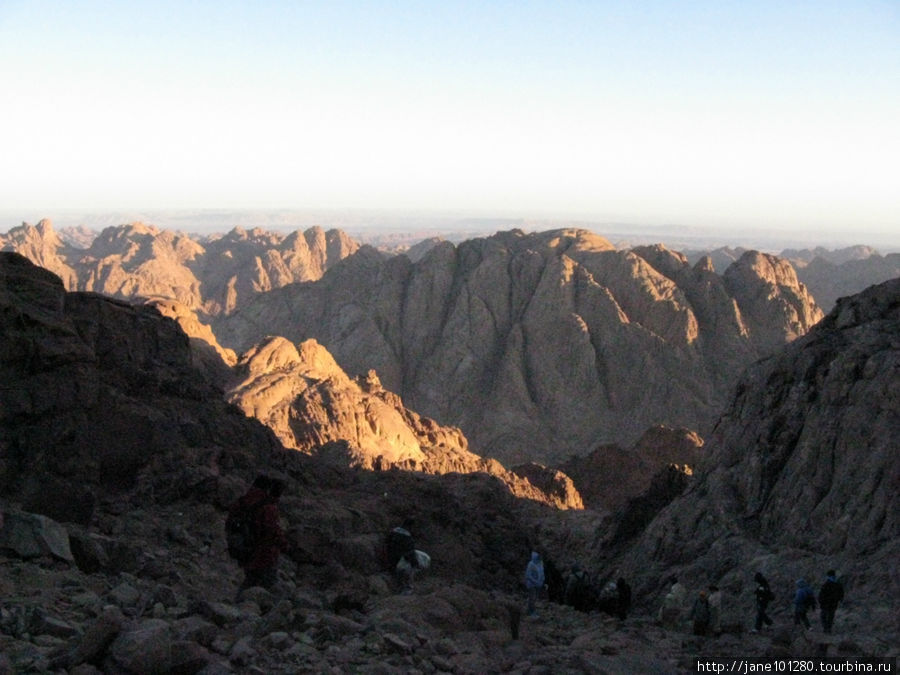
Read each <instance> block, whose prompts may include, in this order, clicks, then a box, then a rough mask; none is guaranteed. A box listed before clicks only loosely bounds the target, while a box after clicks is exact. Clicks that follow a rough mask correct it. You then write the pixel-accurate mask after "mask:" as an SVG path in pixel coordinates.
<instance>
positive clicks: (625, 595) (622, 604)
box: [616, 577, 631, 621]
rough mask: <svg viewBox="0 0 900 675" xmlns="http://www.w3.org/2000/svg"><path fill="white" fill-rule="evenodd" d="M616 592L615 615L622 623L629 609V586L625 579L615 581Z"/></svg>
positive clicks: (620, 578)
mask: <svg viewBox="0 0 900 675" xmlns="http://www.w3.org/2000/svg"><path fill="white" fill-rule="evenodd" d="M616 590H617V591H618V598H617V602H616V614H617V615H618V617H619V619H620V620H622V621H624V620H625V618H626V617H627V616H628V610H629V609H631V586H629V585H628V582H627V581H625V579H623V578H622V577H619V580H618V581H616Z"/></svg>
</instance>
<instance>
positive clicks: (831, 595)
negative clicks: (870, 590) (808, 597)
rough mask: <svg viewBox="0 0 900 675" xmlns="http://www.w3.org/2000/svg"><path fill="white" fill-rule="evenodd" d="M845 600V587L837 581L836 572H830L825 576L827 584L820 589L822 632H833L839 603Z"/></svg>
mask: <svg viewBox="0 0 900 675" xmlns="http://www.w3.org/2000/svg"><path fill="white" fill-rule="evenodd" d="M843 599H844V587H843V586H842V585H841V582H840V581H838V580H837V574H836V573H835V571H834V570H828V572H827V573H826V575H825V583H824V584H822V588H821V589H819V614H820V617H821V619H822V630H823V631H825V632H826V633H830V632H831V627H832V626H833V625H834V613H835V612H836V611H837V606H838V603H840V601H841V600H843Z"/></svg>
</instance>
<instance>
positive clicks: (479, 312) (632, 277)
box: [213, 229, 820, 466]
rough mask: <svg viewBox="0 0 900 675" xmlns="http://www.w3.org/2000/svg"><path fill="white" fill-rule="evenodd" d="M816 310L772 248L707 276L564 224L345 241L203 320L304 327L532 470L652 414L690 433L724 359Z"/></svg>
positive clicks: (790, 331)
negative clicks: (354, 244)
mask: <svg viewBox="0 0 900 675" xmlns="http://www.w3.org/2000/svg"><path fill="white" fill-rule="evenodd" d="M819 316H820V313H819V310H818V309H817V308H816V306H815V303H814V302H813V300H812V298H811V297H809V295H808V294H807V293H806V292H805V290H804V289H803V287H802V285H800V284H799V283H798V282H797V280H796V275H793V274H792V273H791V269H790V267H789V266H787V268H784V266H782V265H781V264H780V263H779V261H777V260H776V259H770V258H768V257H765V256H760V255H759V254H752V255H751V254H748V255H746V256H744V257H743V258H741V259H740V260H739V261H737V262H736V263H735V270H734V271H733V272H732V273H731V274H730V276H727V277H726V278H724V279H723V277H721V276H720V275H718V274H716V273H715V272H714V271H713V270H712V268H711V265H710V264H709V263H708V261H705V262H704V261H701V262H699V263H698V264H696V265H694V266H690V265H689V264H688V262H687V259H686V258H685V257H684V256H683V255H681V254H679V253H676V252H673V251H669V250H668V249H666V248H665V247H663V246H654V247H641V248H637V249H634V250H631V251H620V250H616V249H615V248H614V247H613V246H612V245H611V244H610V243H609V242H608V241H607V240H605V239H603V238H602V237H599V236H597V235H595V234H592V233H590V232H587V231H584V230H575V229H571V230H556V231H550V232H542V233H535V234H526V233H524V232H521V231H510V232H501V233H498V234H496V235H494V236H492V237H488V238H484V239H473V240H470V241H467V242H464V243H462V244H460V245H458V246H454V245H452V244H450V243H448V242H440V243H437V244H436V245H434V246H433V247H432V248H431V249H430V250H429V251H428V252H427V253H426V254H425V255H424V256H423V257H422V258H421V259H419V260H418V261H417V262H415V263H413V262H411V261H410V260H409V259H408V258H406V257H404V256H397V257H393V258H388V257H386V256H384V255H383V254H381V253H379V252H378V251H376V250H374V249H372V248H369V247H363V248H361V249H360V250H359V251H358V252H357V253H356V254H355V255H353V256H351V257H349V258H347V259H345V260H343V261H342V262H341V263H340V264H338V265H335V266H334V267H333V268H331V269H330V270H329V271H328V272H327V273H326V274H325V275H324V276H323V277H322V279H320V280H319V281H317V282H315V283H306V284H299V285H298V284H294V285H291V286H288V287H284V288H282V289H278V290H274V291H272V292H270V293H266V294H264V295H260V296H259V297H257V298H256V299H255V300H254V301H253V302H252V303H250V304H249V305H247V306H246V308H244V309H241V310H238V311H236V312H234V313H233V314H231V315H230V316H228V317H220V318H219V319H218V320H216V321H215V322H214V324H213V329H214V331H215V332H216V335H217V336H218V337H219V340H220V341H221V342H222V343H223V344H224V345H227V346H229V347H232V348H235V349H238V350H245V349H247V348H249V347H251V346H252V345H253V344H255V343H256V342H258V341H259V340H260V339H262V337H264V336H265V335H268V334H277V335H283V336H285V337H286V338H288V339H289V340H291V341H292V342H295V343H300V342H302V341H304V340H306V339H310V338H312V339H315V340H316V341H317V342H318V343H320V344H322V345H323V346H325V347H326V348H327V349H328V351H329V352H330V353H331V354H333V355H334V357H335V360H336V361H337V362H338V363H339V364H340V365H341V367H342V368H343V369H344V370H345V371H346V372H347V373H348V374H349V375H350V376H352V377H355V376H360V375H365V374H366V373H367V372H368V371H369V370H372V369H374V370H376V371H377V373H378V376H379V378H380V379H381V381H382V382H383V383H384V386H385V388H387V389H389V390H391V391H395V392H397V393H398V394H399V395H401V396H402V397H403V400H404V401H405V402H406V404H407V405H409V406H410V407H411V408H412V409H414V410H417V411H419V412H420V413H421V414H423V415H427V416H428V417H431V418H434V419H436V420H439V421H440V422H441V423H443V424H452V425H455V426H458V427H460V428H461V429H462V430H463V432H464V433H465V434H466V436H467V437H468V439H469V441H470V442H471V443H472V447H473V448H477V450H478V452H479V453H482V454H485V455H489V456H493V457H496V458H498V459H500V460H501V461H503V462H504V463H506V464H508V465H513V464H517V463H521V462H523V461H532V460H533V461H538V462H540V463H542V464H545V465H548V466H549V465H555V464H559V463H561V462H563V461H565V460H566V459H567V458H568V457H569V456H571V455H572V454H577V455H583V454H586V453H588V452H589V451H591V450H593V449H594V448H596V447H597V446H598V445H600V444H603V443H618V444H622V445H626V446H627V445H631V444H632V443H634V442H635V441H636V440H637V439H638V438H639V437H640V436H641V435H642V434H643V433H644V431H645V430H646V429H647V428H649V427H651V426H654V425H658V424H664V425H668V426H673V427H685V428H691V429H696V430H698V431H699V432H700V433H701V435H703V434H704V433H705V432H707V431H709V429H711V427H712V423H713V421H714V420H715V418H716V416H717V415H718V414H719V413H720V412H721V410H722V408H723V407H724V405H725V403H726V401H727V400H728V397H729V396H730V393H731V389H732V387H733V386H734V384H735V383H736V381H737V377H738V375H739V373H740V371H741V370H742V369H743V368H744V367H745V366H746V365H748V364H750V363H752V362H753V361H755V360H756V359H758V358H760V357H762V356H765V355H767V354H769V353H771V351H772V350H773V349H774V348H775V347H777V346H779V345H783V344H786V343H787V342H789V341H790V340H792V339H794V338H795V337H796V336H797V335H800V334H802V333H803V332H805V331H806V330H808V329H809V327H810V326H811V325H812V324H813V323H814V322H815V321H816V320H817V318H818V317H819Z"/></svg>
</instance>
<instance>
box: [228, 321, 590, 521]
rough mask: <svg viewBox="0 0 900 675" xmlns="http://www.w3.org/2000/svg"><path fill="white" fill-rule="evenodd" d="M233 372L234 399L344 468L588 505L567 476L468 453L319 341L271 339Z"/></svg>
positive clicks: (458, 439)
mask: <svg viewBox="0 0 900 675" xmlns="http://www.w3.org/2000/svg"><path fill="white" fill-rule="evenodd" d="M235 372H236V377H235V378H234V381H233V382H232V384H231V386H230V387H229V389H228V392H227V398H228V400H229V401H231V402H232V403H234V404H235V405H237V406H238V407H240V408H241V409H242V410H243V411H244V413H245V414H247V415H248V416H252V417H255V418H256V419H259V420H260V421H262V422H263V423H264V424H266V425H267V426H268V427H269V428H271V429H272V430H273V431H274V432H275V433H276V435H277V436H278V438H279V439H280V440H281V442H282V443H283V444H284V445H285V446H286V447H289V448H295V449H297V450H300V451H303V452H306V453H309V454H312V455H315V456H318V457H322V458H324V459H326V460H328V461H330V462H333V463H337V464H339V465H342V466H358V467H364V468H369V469H379V470H384V469H389V468H392V467H396V468H401V469H405V470H414V471H423V472H426V473H437V474H446V473H451V472H455V473H473V472H483V473H487V474H490V475H493V476H496V477H498V478H499V479H500V480H501V481H502V482H503V483H504V484H506V485H507V487H508V488H509V489H510V491H511V492H512V493H513V494H516V495H518V496H522V497H527V498H529V499H535V500H537V501H541V502H545V503H549V504H553V505H555V506H559V507H561V508H579V509H580V508H582V507H583V503H582V500H581V496H580V495H579V494H578V492H577V490H575V488H574V485H573V484H572V481H571V479H569V478H568V476H565V475H564V474H561V473H560V474H559V475H558V476H557V477H556V478H555V480H549V481H547V480H544V477H543V476H542V477H541V479H540V480H538V479H535V480H531V481H529V480H528V478H529V476H520V475H517V474H516V473H513V472H510V471H508V470H507V469H505V468H504V467H503V466H502V465H501V464H500V463H499V462H497V461H494V460H486V459H484V458H482V457H480V456H479V455H476V454H475V453H473V452H470V451H469V447H468V441H467V440H466V438H465V436H464V435H463V434H462V432H461V431H460V430H459V429H457V428H454V427H445V426H441V425H439V424H437V423H436V422H435V421H434V420H431V419H428V418H425V417H422V416H420V415H418V414H417V413H415V412H414V411H412V410H409V409H408V408H406V407H405V406H404V405H403V402H402V400H401V399H400V397H399V396H397V395H396V394H393V393H392V392H390V391H387V390H386V389H384V388H383V387H382V386H381V382H380V380H379V379H378V376H377V374H376V373H375V372H374V371H370V372H369V373H367V374H366V375H365V376H364V377H358V378H350V377H348V376H347V374H346V373H345V372H344V371H343V370H342V369H341V368H340V367H339V366H338V365H337V363H336V362H335V360H334V358H333V357H332V356H331V354H329V353H328V351H327V350H326V349H325V348H324V347H322V346H321V345H320V344H318V343H317V342H316V341H315V340H306V341H304V342H303V343H301V344H299V345H294V344H292V343H291V342H289V341H288V340H286V339H284V338H281V337H270V338H267V339H266V340H264V341H262V342H261V343H260V344H259V345H257V346H255V347H253V348H252V349H250V350H248V351H247V352H246V353H244V354H243V355H242V357H241V359H240V361H239V362H238V365H237V368H236V371H235ZM557 473H558V472H557ZM531 478H534V476H531Z"/></svg>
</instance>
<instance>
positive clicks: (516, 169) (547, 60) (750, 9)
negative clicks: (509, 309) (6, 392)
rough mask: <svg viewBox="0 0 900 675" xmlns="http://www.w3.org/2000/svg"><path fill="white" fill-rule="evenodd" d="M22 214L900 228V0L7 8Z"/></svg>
mask: <svg viewBox="0 0 900 675" xmlns="http://www.w3.org/2000/svg"><path fill="white" fill-rule="evenodd" d="M0 101H2V103H0V207H2V208H4V209H7V210H9V209H22V210H23V212H24V211H27V214H23V215H28V216H29V217H39V216H41V215H48V216H51V217H52V214H53V211H54V210H55V209H64V208H68V209H72V208H84V209H95V210H96V209H106V208H109V209H122V208H125V209H136V208H195V207H196V208H202V207H207V208H345V207H349V208H378V209H433V210H440V211H447V210H464V211H468V212H472V213H480V214H485V215H488V214H490V215H505V216H513V217H520V216H521V217H528V216H534V217H538V216H543V217H576V216H578V217H590V218H597V219H607V220H618V221H634V222H640V223H649V224H653V223H684V224H696V225H703V226H716V225H721V226H722V227H748V226H753V227H756V226H759V227H795V228H799V229H812V228H822V229H823V230H827V229H832V230H834V229H844V230H848V229H849V230H858V231H861V232H864V231H867V230H871V231H880V232H890V231H897V230H900V2H897V1H896V0H887V1H880V2H879V1H874V0H863V1H860V0H846V1H844V2H830V1H828V0H818V1H812V2H790V1H784V2H766V1H741V2H729V1H727V0H721V1H717V2H602V1H600V0H596V1H594V2H589V1H585V2H566V1H557V2H526V1H520V2H489V1H487V0H481V1H478V2H339V1H338V2H283V3H278V2H245V3H237V2H228V1H222V0H219V1H217V2H204V1H198V2H189V1H188V0H184V1H181V2H165V1H160V2H125V1H123V2H95V1H91V0H84V1H79V2H71V1H66V2H61V1H53V2H40V1H36V2H19V1H15V0H13V1H10V0H0Z"/></svg>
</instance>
